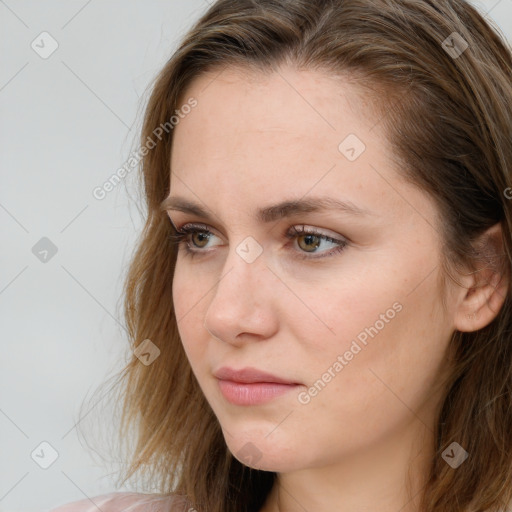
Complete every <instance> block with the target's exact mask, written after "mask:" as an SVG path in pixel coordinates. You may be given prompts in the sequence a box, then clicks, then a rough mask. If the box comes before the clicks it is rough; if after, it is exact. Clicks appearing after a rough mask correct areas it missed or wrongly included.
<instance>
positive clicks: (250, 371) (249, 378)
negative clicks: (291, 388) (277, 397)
mask: <svg viewBox="0 0 512 512" xmlns="http://www.w3.org/2000/svg"><path fill="white" fill-rule="evenodd" d="M214 375H215V377H217V378H218V379H219V380H229V381H232V382H239V383H243V384H253V383H255V382H274V383H276V384H289V385H293V384H298V382H294V381H292V380H288V379H285V378H282V377H278V376H276V375H272V374H271V373H267V372H264V371H262V370H258V369H256V368H252V367H247V368H242V369H241V370H234V369H233V368H229V367H227V366H223V367H222V368H220V369H219V370H217V371H216V372H215V373H214Z"/></svg>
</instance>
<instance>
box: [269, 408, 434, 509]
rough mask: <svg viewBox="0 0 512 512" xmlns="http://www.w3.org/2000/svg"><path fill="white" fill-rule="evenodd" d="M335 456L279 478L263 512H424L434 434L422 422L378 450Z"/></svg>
mask: <svg viewBox="0 0 512 512" xmlns="http://www.w3.org/2000/svg"><path fill="white" fill-rule="evenodd" d="M334 456H335V457H336V460H335V462H333V463H331V464H329V465H325V466H322V467H314V468H307V469H301V470H298V471H294V472H291V473H281V474H278V476H277V478H276V481H275V484H274V486H273V488H272V490H271V492H270V494H269V496H268V497H267V500H266V502H265V505H264V507H263V508H262V509H261V510H260V512H304V510H314V511H315V512H327V511H332V510H336V511H337V512H367V511H369V510H378V511H379V512H397V511H400V512H420V508H419V502H420V498H421V494H422V493H421V491H422V490H423V488H424V485H425V482H426V476H427V471H428V468H429V463H430V460H431V458H432V456H433V433H432V431H431V430H430V428H428V427H426V426H425V425H424V424H423V423H422V422H421V421H420V420H419V419H417V418H414V419H413V421H412V423H411V424H410V425H408V427H407V429H405V430H402V431H399V432H395V433H394V434H393V435H392V436H390V437H388V438H387V439H386V440H385V441H383V440H382V439H381V440H380V443H379V445H374V446H367V447H365V449H364V451H361V450H358V451H357V452H356V451H354V452H351V453H346V454H343V455H341V456H340V455H339V454H333V457H334Z"/></svg>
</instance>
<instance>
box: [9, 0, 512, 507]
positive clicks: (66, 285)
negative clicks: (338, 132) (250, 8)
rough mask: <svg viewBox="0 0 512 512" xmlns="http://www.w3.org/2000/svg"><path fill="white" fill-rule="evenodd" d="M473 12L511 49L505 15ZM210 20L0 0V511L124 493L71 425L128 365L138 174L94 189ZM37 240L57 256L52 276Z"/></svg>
mask: <svg viewBox="0 0 512 512" xmlns="http://www.w3.org/2000/svg"><path fill="white" fill-rule="evenodd" d="M475 3H476V5H477V6H478V7H480V9H481V10H482V12H487V13H488V16H489V18H490V19H492V20H494V21H496V22H497V23H498V25H499V26H500V28H501V29H502V30H503V31H504V33H505V34H506V36H507V37H508V38H509V39H512V0H501V1H499V0H489V1H486V0H481V1H479V2H475ZM207 7H208V2H207V0H146V1H142V0H132V1H126V0H125V1H124V2H123V1H121V0H89V1H87V0H72V1H71V0H68V1H67V2H62V1H61V2H57V1H55V0H52V1H37V0H5V1H2V0H0V40H1V44H2V52H1V65H0V112H1V118H0V154H1V156H0V162H1V188H0V227H1V233H2V246H1V247H2V249H1V251H0V318H1V329H2V332H3V335H2V336H3V339H2V344H1V354H2V357H1V358H0V389H1V394H0V512H7V511H18V512H39V511H45V510H48V509H50V508H53V507H56V506H57V505H60V504H62V503H65V502H69V501H75V500H79V499H83V498H85V497H87V496H95V495H97V494H101V493H105V492H110V491H113V490H115V487H114V484H113V481H114V479H113V477H111V476H109V475H108V474H107V471H106V469H105V467H102V466H101V465H100V464H98V463H97V459H93V457H92V456H91V454H90V452H89V451H88V450H87V447H86V446H83V445H82V444H81V443H80V440H79V438H78V437H77V433H76V428H74V426H75V422H76V421H77V420H78V419H79V418H78V412H79V406H80V404H81V402H82V400H83V399H84V397H86V396H90V393H92V392H93V391H94V389H95V388H96V387H97V386H98V385H99V384H100V383H101V382H104V381H105V380H106V378H107V377H108V376H110V375H112V374H113V373H115V372H116V371H117V370H119V369H120V368H121V367H122V366H123V365H124V362H125V358H126V345H125V338H124V334H125V332H124V327H123V319H122V314H121V311H122V310H121V300H122V297H121V287H122V284H123V278H124V275H125V270H126V265H127V262H128V260H129V256H130V253H131V250H132V248H133V245H134V242H135V239H136V236H137V234H138V232H139V230H140V228H141V226H142V217H141V213H140V212H139V210H138V208H137V206H136V202H137V200H138V197H139V192H138V191H137V189H136V181H135V179H134V178H135V172H133V173H132V174H130V175H129V176H128V177H127V179H126V180H125V181H124V182H123V183H122V184H120V185H118V186H117V187H116V188H115V189H114V191H112V192H110V193H109V194H108V195H107V196H106V198H105V199H103V200H101V201H100V200H97V199H95V198H94V197H93V195H92V190H93V189H94V188H95V187H97V186H101V185H102V184H103V183H104V182H105V181H106V180H107V179H108V178H109V177H110V176H111V175H112V174H113V173H114V172H115V171H116V170H117V169H118V168H119V167H121V166H122V165H123V164H124V163H125V162H126V160H127V158H128V155H129V154H130V152H131V151H132V150H133V149H134V141H136V136H137V130H138V129H139V128H140V118H141V114H142V108H143V104H144V101H145V99H147V95H146V96H143V94H144V91H145V89H146V87H147V86H148V85H149V83H150V81H151V79H152V78H153V77H154V76H155V75H156V73H157V72H158V70H159V69H160V68H161V66H162V65H163V64H164V63H165V61H166V60H167V59H168V58H169V56H170V55H171V53H172V51H173V50H174V49H175V47H176V44H177V42H178V41H179V39H180V38H181V37H182V36H183V34H184V33H185V32H186V30H187V29H188V28H189V27H190V25H191V24H192V23H193V21H195V19H197V17H199V15H200V14H201V12H203V11H204V10H206V8H207ZM43 31H47V32H49V33H50V34H51V36H52V37H53V38H54V39H55V40H56V41H57V42H58V45H59V46H58V48H57V50H56V51H55V52H54V53H53V54H52V55H51V56H50V57H49V58H47V59H43V58H41V57H40V56H39V55H38V54H37V53H36V52H35V51H34V50H33V49H32V48H31V43H32V41H33V40H34V39H36V38H37V37H38V36H39V34H41V32H43ZM46 48H48V46H46ZM42 237H47V238H49V239H50V240H51V241H52V243H53V244H55V246H56V247H57V253H56V254H55V255H54V256H53V257H51V258H49V257H48V261H47V262H46V263H43V262H41V261H40V260H39V259H38V258H36V256H35V255H34V254H33V252H32V247H33V246H34V245H35V244H36V243H37V242H38V241H39V240H40V239H41V238H42ZM98 407H101V405H98ZM100 427H101V425H100ZM43 441H46V442H48V443H50V444H51V445H52V446H53V447H54V449H55V450H56V451H57V452H58V454H59V456H58V458H57V459H56V461H55V462H54V463H53V464H52V465H51V466H50V467H49V468H48V469H42V468H41V467H40V466H39V465H38V464H36V462H34V460H33V459H32V458H31V453H32V452H33V450H34V449H36V448H37V447H38V446H39V445H40V443H41V442H43ZM43 452H44V453H45V454H46V455H45V456H47V454H48V453H49V452H48V450H47V449H45V448H44V447H43ZM38 453H41V449H39V451H38ZM119 490H130V489H128V488H126V487H125V488H123V489H119Z"/></svg>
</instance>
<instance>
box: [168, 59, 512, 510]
mask: <svg viewBox="0 0 512 512" xmlns="http://www.w3.org/2000/svg"><path fill="white" fill-rule="evenodd" d="M291 84H292V85H293V87H291ZM354 87H355V86H353V85H350V84H348V83H344V82H342V81H341V80H334V79H333V78H330V77H328V76H325V75H323V74H320V73H317V72H313V71H307V72H306V71H300V72H299V71H296V70H294V69H293V68H288V67H287V68H282V69H280V70H279V73H272V74H270V75H268V76H265V75H252V74H249V73H248V72H247V71H245V72H237V70H234V69H231V68H227V69H225V70H224V71H223V72H222V73H221V74H220V75H219V74H218V71H217V72H216V73H211V74H208V75H203V76H201V77H200V78H199V79H197V80H196V81H194V82H193V83H192V84H191V86H190V88H189V90H188V91H187V95H188V96H194V97H195V98H197V101H198V105H197V107H196V108H195V109H194V110H193V111H192V112H191V113H190V114H189V115H188V116H186V117H185V118H184V119H182V120H181V121H180V123H179V124H178V125H177V126H176V127H175V131H174V142H173V151H172V158H171V170H172V173H171V177H170V179H171V193H170V196H171V197H177V196H180V197H183V198H186V199H188V200H190V201H193V202H195V203H198V204H199V205H200V206H201V207H203V208H204V209H206V210H207V211H208V213H209V214H210V218H204V217H203V216H200V215H196V214H192V213H185V212H183V211H179V210H178V209H169V210H168V214H169V217H170V219H171V221H172V222H173V224H174V225H175V226H176V227H177V228H178V229H181V228H182V227H183V226H185V225H186V224H190V223H196V224H197V223H201V224H203V225H206V226H207V227H208V230H209V231H210V232H211V234H210V235H209V238H207V233H204V229H203V230H202V231H203V236H202V237H201V235H197V234H196V235H190V236H189V238H188V244H189V246H190V247H191V248H192V249H195V250H196V251H197V252H196V253H195V255H194V256H193V257H191V256H190V255H188V254H187V253H186V251H185V243H182V245H181V246H180V252H179V255H178V260H177V265H176V271H175V276H174V281H173V299H174V305H175V311H176V317H177V318H178V320H179V324H178V327H179V331H180V335H181V338H182V341H183V346H184V348H185V351H186V353H187V356H188V358H189V361H190V364H191V366H192V369H193V371H194V374H195V375H196V377H197V379H198V382H199V384H200V386H201V389H202V390H203V392H204V394H205V396H206V398H207V400H208V402H209V403H210V404H211V407H212V409H213V411H214V412H215V414H216V416H217V418H218V420H219V423H220V425H221V427H222V430H223V433H224V437H225V440H226V443H227V445H228V447H229V449H230V451H231V452H232V453H233V454H234V455H235V456H236V457H237V458H239V460H241V461H242V462H244V463H245V464H247V465H250V466H251V467H254V468H257V469H263V470H266V471H274V472H276V473H277V474H278V479H277V485H275V486H274V487H273V489H272V492H271V493H270V495H269V496H268V498H267V500H266V502H265V504H264V506H263V508H262V509H261V512H276V511H279V512H299V511H301V512H303V511H304V510H307V511H315V512H327V511H332V510H336V511H337V512H349V511H350V512H363V511H365V512H366V511H372V512H373V511H376V510H378V511H379V512H398V511H400V512H417V511H418V499H417V495H418V492H419V491H420V490H421V489H422V487H423V485H424V479H425V475H426V469H427V467H428V463H429V460H430V458H431V457H432V455H433V453H432V439H433V431H434V428H435V415H436V411H437V409H438V407H439V400H440V396H441V395H440V390H438V389H437V388H436V387H435V384H436V382H438V381H439V376H440V375H442V374H443V372H445V371H446V360H447V359H446V354H447V350H448V347H449V339H450V336H451V334H452V333H453V331H454V330H455V329H459V330H461V331H471V330H476V329H479V328H481V327H484V326H485V325H487V324H488V323H490V322H491V321H492V319H493V318H494V316H495V314H496V312H497V311H498V310H499V307H500V306H501V304H502V302H503V297H505V294H506V292H505V291H504V290H506V284H505V283H503V284H501V283H500V287H499V288H497V290H495V287H494V286H492V285H491V284H489V285H486V286H480V287H478V288H475V289H474V290H471V288H472V287H473V286H475V285H476V279H477V276H476V275H475V274H469V275H463V276H461V277H460V282H461V284H462V285H463V286H457V285H455V284H453V285H450V287H449V288H448V290H446V293H447V304H448V310H447V311H444V310H443V309H442V307H441V293H442V290H441V289H440V287H439V284H438V277H439V272H440V271H441V267H440V255H441V254H440V233H439V231H438V230H437V229H436V226H438V222H439V220H438V218H437V210H436V208H435V205H434V203H433V201H432V199H431V198H430V197H429V196H428V195H427V194H426V193H424V192H423V191H421V190H419V189H417V188H414V187H412V186H411V185H409V184H406V183H405V182H403V181H402V180H401V179H400V177H399V175H398V173H397V172H396V170H395V169H394V167H393V164H392V162H391V158H390V156H391V155H390V153H389V151H390V149H389V145H388V142H387V140H386V138H385V135H384V134H383V133H382V132H381V131H380V130H381V125H379V124H376V123H377V122H378V121H379V119H378V118H376V117H375V115H374V114H373V113H372V112H371V111H370V110H369V109H368V108H366V107H367V106H365V105H363V103H362V102H361V97H360V95H359V94H358V92H359V91H357V90H355V89H354ZM188 96H186V97H188ZM349 134H355V136H356V137H357V139H354V138H352V139H348V142H346V143H345V145H343V144H342V147H341V150H340V149H339V145H340V143H342V141H344V140H345V139H346V137H347V136H348V135H349ZM358 141H361V142H362V143H363V144H364V145H365V149H364V151H363V152H362V153H361V154H360V155H359V156H358V157H357V158H355V159H353V161H351V160H350V158H353V157H354V156H355V155H357V153H359V152H360V151H361V148H362V146H361V145H360V143H359V142H358ZM347 145H348V146H347ZM352 149H353V150H354V151H352ZM347 155H348V156H349V157H350V158H347ZM318 197H329V198H333V199H337V200H344V201H350V202H351V203H353V204H355V205H357V206H358V207H359V208H360V209H364V210H368V213H367V214H354V213H350V212H342V211H337V210H321V211H315V212H303V213H296V214H295V215H294V216H292V217H285V218H281V219H277V220H274V221H273V222H271V223H267V222H262V220H259V219H257V218H255V212H256V211H257V210H258V209H259V208H262V207H266V206H270V205H274V204H276V203H279V202H282V201H285V200H292V199H301V200H304V199H313V198H318ZM412 205H414V207H413V206H412ZM303 225H304V226H306V227H307V228H309V229H312V230H314V231H316V232H319V233H320V236H321V235H324V236H327V237H331V238H333V239H335V240H342V241H343V240H344V241H345V242H346V245H345V247H344V248H343V249H342V250H341V251H339V252H335V251H336V248H337V247H340V243H339V242H333V241H331V240H327V239H324V238H321V237H320V238H318V236H317V237H315V236H313V237H312V236H311V235H309V237H308V235H295V236H294V237H293V238H291V239H290V238H287V237H286V236H285V235H286V233H287V232H288V231H289V230H290V229H291V228H293V227H294V226H295V227H297V228H300V227H301V226H303ZM491 234H492V235H493V236H495V238H496V240H498V239H499V236H500V233H499V230H498V229H494V230H493V231H492V233H491ZM247 237H252V238H251V239H249V242H248V241H247ZM255 242H256V243H255ZM248 244H249V245H248ZM237 248H238V249H239V250H238V251H237ZM240 248H242V249H243V250H242V251H240ZM260 249H261V253H259V255H258V256H257V257H256V258H255V259H254V260H253V261H251V262H248V261H247V259H246V258H244V257H243V256H245V255H246V254H251V255H255V254H256V253H257V252H259V251H260ZM301 256H302V257H304V258H305V259H301ZM308 258H309V259H308ZM495 284H496V283H494V285H495ZM470 290H471V291H470ZM372 327H373V331H372V329H371V328H372ZM365 329H368V330H370V332H372V333H373V336H370V335H369V334H368V331H366V330H365ZM375 331H377V332H376V333H375ZM365 332H366V333H367V339H366V343H363V342H362V341H361V339H362V338H364V334H361V333H365ZM354 340H355V341H356V342H357V345H358V346H359V348H360V350H357V348H356V346H355V345H354V344H353V342H354ZM349 352H350V353H352V356H350V354H349ZM339 357H341V360H340V359H339ZM342 361H343V362H342ZM336 362H338V365H336ZM221 366H230V367H232V368H235V369H240V368H243V367H246V366H251V367H255V368H258V369H260V370H263V371H266V372H269V373H272V374H274V375H277V376H279V377H282V378H286V379H288V380H290V381H293V382H295V383H298V384H299V385H298V386H297V387H295V388H293V389H291V390H290V391H289V392H286V393H285V394H283V395H280V396H276V397H274V398H273V399H271V400H269V401H268V402H266V403H262V404H258V405H237V404H233V403H231V402H229V401H228V400H227V399H226V398H225V396H224V395H223V394H222V393H221V390H220V388H219V382H218V380H217V379H216V378H215V376H214V375H213V373H214V371H215V370H217V369H218V368H220V367H221ZM319 380H320V381H321V383H320V384H318V381H319ZM315 383H317V387H315ZM315 390H316V391H315ZM247 443H251V444H247ZM248 451H249V455H250V456H251V460H249V459H248V458H247V454H248ZM409 468H411V494H410V495H409V494H408V493H407V491H406V481H407V480H406V477H407V471H408V469H409ZM414 496H416V498H413V497H414Z"/></svg>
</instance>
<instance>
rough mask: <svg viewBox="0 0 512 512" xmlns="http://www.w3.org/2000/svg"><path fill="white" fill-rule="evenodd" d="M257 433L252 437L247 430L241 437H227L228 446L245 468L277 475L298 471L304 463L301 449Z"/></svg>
mask: <svg viewBox="0 0 512 512" xmlns="http://www.w3.org/2000/svg"><path fill="white" fill-rule="evenodd" d="M267 434H268V432H267V433H266V434H260V433H255V434H254V435H250V433H249V432H248V431H247V430H246V431H244V432H242V433H241V434H240V435H239V436H230V435H229V434H227V435H225V437H224V438H225V440H226V444H227V446H228V449H229V451H230V452H231V453H232V454H233V456H234V457H235V458H236V459H237V460H238V461H239V462H241V463H242V464H244V465H245V466H248V467H250V468H252V469H258V470H261V471H273V472H276V473H282V472H288V471H293V470H296V469H297V468H298V467H301V466H302V465H303V463H304V461H303V460H299V458H301V455H302V454H301V451H300V449H299V447H294V446H291V445H289V444H288V443H284V442H283V440H282V439H278V438H275V439H271V437H272V435H273V434H271V435H270V436H268V437H265V436H266V435H267Z"/></svg>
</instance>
